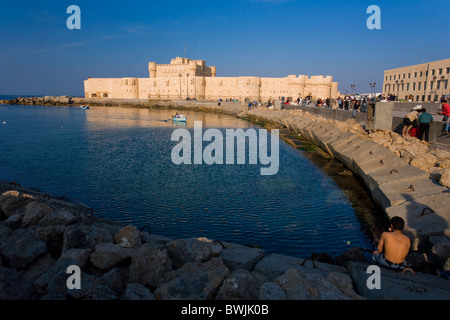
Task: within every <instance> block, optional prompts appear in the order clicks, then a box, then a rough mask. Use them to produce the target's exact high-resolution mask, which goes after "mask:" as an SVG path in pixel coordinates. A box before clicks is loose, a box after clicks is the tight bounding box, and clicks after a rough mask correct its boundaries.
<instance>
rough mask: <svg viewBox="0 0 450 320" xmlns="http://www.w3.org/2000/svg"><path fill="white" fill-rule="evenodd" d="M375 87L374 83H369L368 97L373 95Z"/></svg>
mask: <svg viewBox="0 0 450 320" xmlns="http://www.w3.org/2000/svg"><path fill="white" fill-rule="evenodd" d="M376 85H377V83H376V82H374V83H372V82H371V83H369V86H370V95H372V94H373V95H375V86H376Z"/></svg>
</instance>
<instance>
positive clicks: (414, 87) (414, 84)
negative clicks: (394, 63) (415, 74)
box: [413, 82, 416, 91]
mask: <svg viewBox="0 0 450 320" xmlns="http://www.w3.org/2000/svg"><path fill="white" fill-rule="evenodd" d="M414 90H416V83H415V82H413V91H414Z"/></svg>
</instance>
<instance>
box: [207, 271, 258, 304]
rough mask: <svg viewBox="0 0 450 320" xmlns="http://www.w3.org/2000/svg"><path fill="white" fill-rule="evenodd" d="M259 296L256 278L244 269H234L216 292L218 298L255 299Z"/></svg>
mask: <svg viewBox="0 0 450 320" xmlns="http://www.w3.org/2000/svg"><path fill="white" fill-rule="evenodd" d="M258 297H259V288H258V280H257V279H256V278H255V276H254V275H252V274H251V273H250V272H248V271H247V270H246V269H236V270H234V271H233V272H232V273H231V274H230V275H229V276H228V277H227V278H226V279H225V280H224V281H223V283H222V286H221V287H220V289H219V291H218V292H217V296H216V299H219V300H256V299H258Z"/></svg>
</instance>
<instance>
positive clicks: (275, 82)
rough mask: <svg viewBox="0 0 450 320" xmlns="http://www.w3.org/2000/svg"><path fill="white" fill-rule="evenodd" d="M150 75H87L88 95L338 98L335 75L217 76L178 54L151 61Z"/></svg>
mask: <svg viewBox="0 0 450 320" xmlns="http://www.w3.org/2000/svg"><path fill="white" fill-rule="evenodd" d="M148 71H149V77H148V78H132V77H126V78H88V79H87V80H85V81H84V91H85V97H86V98H112V99H152V100H153V99H154V100H163V99H170V100H172V99H197V100H219V99H222V100H227V99H233V100H234V99H237V100H241V101H242V100H244V99H251V100H261V101H267V100H268V99H278V98H281V97H285V98H286V99H288V98H290V99H291V100H292V99H297V98H306V97H308V96H309V97H310V98H312V99H317V98H322V99H326V98H337V96H338V95H339V92H338V84H337V82H333V81H332V80H333V79H332V76H311V77H308V76H304V75H299V76H296V75H289V76H287V77H285V78H260V77H217V76H216V67H214V66H210V67H208V66H206V64H205V61H203V60H191V59H187V58H180V57H177V58H175V59H172V61H171V62H170V64H156V63H155V62H149V64H148Z"/></svg>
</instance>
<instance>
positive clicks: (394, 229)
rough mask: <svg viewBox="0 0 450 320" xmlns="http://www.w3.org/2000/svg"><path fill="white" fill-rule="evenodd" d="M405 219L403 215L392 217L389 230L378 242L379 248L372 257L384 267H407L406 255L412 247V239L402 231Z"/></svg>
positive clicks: (400, 268)
mask: <svg viewBox="0 0 450 320" xmlns="http://www.w3.org/2000/svg"><path fill="white" fill-rule="evenodd" d="M404 226H405V221H404V220H403V219H402V218H401V217H393V218H392V219H391V227H390V228H389V232H383V233H382V234H381V237H380V240H379V242H378V246H377V250H375V252H374V253H373V256H372V259H373V260H374V261H375V262H376V263H377V264H379V265H380V266H382V267H387V268H391V269H396V270H403V269H405V268H406V260H405V258H406V256H407V255H408V253H409V248H410V247H411V240H410V239H409V238H408V237H407V236H405V235H404V234H403V233H402V230H403V228H404Z"/></svg>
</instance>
